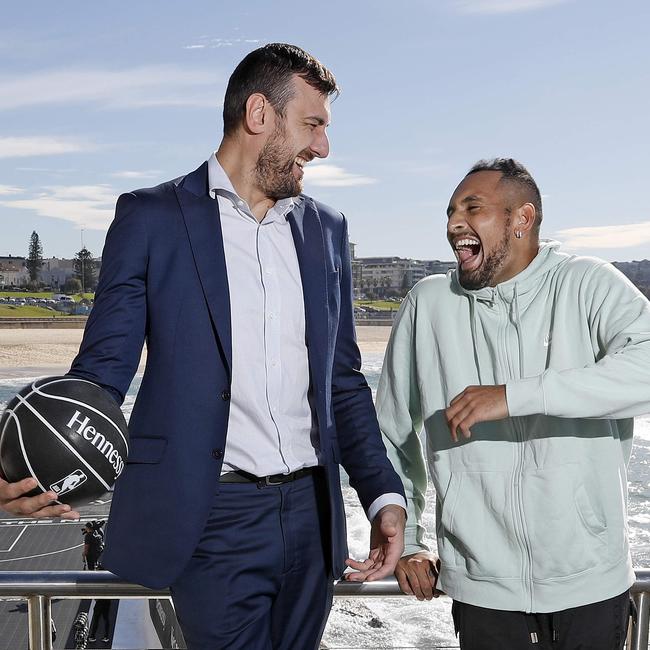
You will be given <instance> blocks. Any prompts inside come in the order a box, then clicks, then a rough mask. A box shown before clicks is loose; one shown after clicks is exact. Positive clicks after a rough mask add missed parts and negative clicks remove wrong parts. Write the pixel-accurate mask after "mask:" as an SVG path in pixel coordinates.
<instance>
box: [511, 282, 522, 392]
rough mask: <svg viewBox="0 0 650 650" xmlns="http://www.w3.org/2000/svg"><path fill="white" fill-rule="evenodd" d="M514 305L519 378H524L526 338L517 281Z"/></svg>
mask: <svg viewBox="0 0 650 650" xmlns="http://www.w3.org/2000/svg"><path fill="white" fill-rule="evenodd" d="M513 305H514V308H515V329H516V330H517V342H518V344H519V379H523V378H524V340H523V335H522V333H521V314H520V313H519V290H518V285H517V284H516V283H515V287H514V300H513Z"/></svg>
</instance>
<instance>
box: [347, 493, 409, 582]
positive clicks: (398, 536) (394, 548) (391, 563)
mask: <svg viewBox="0 0 650 650" xmlns="http://www.w3.org/2000/svg"><path fill="white" fill-rule="evenodd" d="M405 524H406V512H405V511H404V508H402V507H400V506H396V505H388V506H384V507H383V508H382V509H381V510H380V511H379V512H378V513H377V515H376V516H375V518H374V519H373V520H372V527H371V529H370V554H369V555H368V559H367V560H364V561H362V562H359V561H357V560H352V559H348V560H346V562H345V563H346V564H347V565H348V566H349V567H351V568H352V569H355V571H354V572H351V573H346V574H345V579H346V580H352V581H353V582H365V581H366V580H367V581H368V582H371V581H373V580H381V579H382V578H386V577H388V576H390V575H393V573H395V568H396V567H397V562H398V561H399V559H400V557H401V556H402V553H403V551H404V526H405Z"/></svg>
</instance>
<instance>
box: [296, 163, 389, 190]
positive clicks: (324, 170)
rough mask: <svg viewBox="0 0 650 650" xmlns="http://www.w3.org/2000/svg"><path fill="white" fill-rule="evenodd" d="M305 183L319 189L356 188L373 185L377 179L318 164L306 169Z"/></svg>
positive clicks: (337, 167)
mask: <svg viewBox="0 0 650 650" xmlns="http://www.w3.org/2000/svg"><path fill="white" fill-rule="evenodd" d="M305 182H306V183H309V184H310V185H317V186H319V187H354V186H357V185H372V184H373V183H376V182H377V179H376V178H371V177H370V176H360V175H358V174H351V173H350V172H347V171H345V169H343V168H342V167H339V166H337V165H330V164H328V163H317V164H311V165H307V167H305Z"/></svg>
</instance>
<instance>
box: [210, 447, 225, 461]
mask: <svg viewBox="0 0 650 650" xmlns="http://www.w3.org/2000/svg"><path fill="white" fill-rule="evenodd" d="M222 456H223V451H222V450H221V449H213V450H212V458H214V459H215V460H220V459H221V457H222Z"/></svg>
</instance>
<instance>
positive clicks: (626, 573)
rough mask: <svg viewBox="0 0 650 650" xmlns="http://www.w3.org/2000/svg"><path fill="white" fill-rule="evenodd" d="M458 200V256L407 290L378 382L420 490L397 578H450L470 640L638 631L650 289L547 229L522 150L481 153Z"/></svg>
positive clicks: (613, 636)
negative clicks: (634, 539)
mask: <svg viewBox="0 0 650 650" xmlns="http://www.w3.org/2000/svg"><path fill="white" fill-rule="evenodd" d="M447 216H448V223H447V237H448V239H449V242H450V244H451V246H452V248H453V250H454V252H455V254H456V257H457V260H458V265H457V268H456V269H455V270H454V271H451V272H450V273H449V274H447V275H446V276H444V275H436V276H431V277H428V278H425V279H424V280H422V281H421V282H419V283H418V284H417V285H416V286H415V287H414V288H413V289H412V291H411V292H410V293H409V294H408V296H407V297H406V299H405V300H404V302H403V304H402V307H401V309H400V313H399V316H398V319H397V321H396V323H395V326H394V329H393V332H392V336H391V339H390V342H389V345H388V348H387V352H386V359H385V363H384V369H383V373H382V377H381V381H380V384H379V392H378V396H377V404H378V413H379V422H380V426H381V429H382V431H383V434H384V436H385V442H386V443H387V447H388V449H389V455H390V457H391V460H392V462H393V464H394V466H395V468H396V469H397V471H398V473H399V474H400V475H401V478H402V480H403V481H404V485H405V487H406V495H407V500H408V505H409V512H408V515H409V516H408V523H407V531H406V540H405V541H406V550H405V555H404V557H403V558H402V559H401V560H400V563H399V566H398V569H397V572H396V575H397V578H398V580H399V583H400V585H401V587H402V589H403V590H404V591H405V592H407V593H413V594H415V595H416V596H417V597H419V598H420V599H422V598H430V597H431V596H432V595H433V594H434V593H435V589H436V579H437V587H438V588H439V589H441V590H443V591H444V592H446V593H447V594H449V595H450V596H451V597H452V598H453V601H454V604H453V610H452V611H453V616H454V623H455V626H456V630H457V632H459V634H460V644H461V648H463V649H464V650H510V649H512V650H522V649H523V648H527V647H533V648H553V650H576V649H577V648H588V649H589V650H601V649H602V650H614V649H615V648H622V647H623V643H624V638H625V632H626V626H627V620H628V614H629V609H630V601H629V588H630V586H631V585H632V583H633V582H634V572H633V570H632V564H631V560H630V551H629V544H628V531H627V523H626V492H627V477H626V467H627V463H628V460H629V458H630V450H631V446H632V429H633V419H632V418H633V417H634V416H635V415H640V414H642V413H646V412H648V411H650V306H649V303H648V301H647V300H646V298H645V297H644V296H643V295H642V294H641V293H640V292H639V291H637V289H635V287H634V286H633V285H632V284H631V283H630V282H629V281H628V280H627V279H626V278H625V277H624V276H623V275H621V274H620V273H619V272H618V271H617V270H616V269H615V268H614V267H612V266H611V265H610V264H608V263H605V262H603V261H601V260H598V259H595V258H588V257H577V256H574V255H567V254H564V253H561V252H559V250H558V244H557V243H556V242H552V241H546V240H540V239H539V227H540V222H541V220H542V204H541V197H540V192H539V189H538V187H537V185H536V183H535V181H534V180H533V178H532V177H531V176H530V174H529V173H528V171H527V170H526V169H525V168H524V167H523V166H522V165H521V164H520V163H518V162H516V161H514V160H512V159H497V160H493V161H481V162H479V163H477V164H476V165H475V166H474V167H473V168H472V169H471V171H470V172H469V173H468V174H467V176H466V177H465V178H464V179H463V181H462V182H461V183H460V185H459V186H458V187H457V188H456V190H455V192H454V194H453V196H452V197H451V200H450V203H449V207H448V209H447ZM422 431H423V436H422V442H423V444H424V445H425V447H426V457H427V462H428V469H429V475H430V477H431V480H432V481H433V484H434V486H435V489H436V495H437V503H436V535H437V541H438V554H439V557H440V573H439V577H438V567H437V562H436V558H435V556H433V555H432V554H431V553H429V551H428V549H427V547H426V546H425V544H424V543H423V535H424V532H425V531H424V528H423V526H422V523H421V515H422V510H423V508H424V494H425V491H426V487H427V470H426V466H425V460H424V455H423V451H422V447H421V443H420V437H419V434H420V433H421V432H422Z"/></svg>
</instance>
